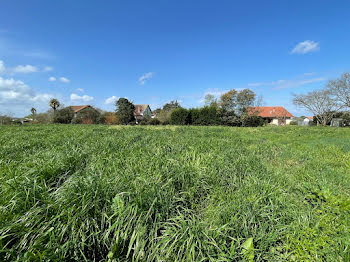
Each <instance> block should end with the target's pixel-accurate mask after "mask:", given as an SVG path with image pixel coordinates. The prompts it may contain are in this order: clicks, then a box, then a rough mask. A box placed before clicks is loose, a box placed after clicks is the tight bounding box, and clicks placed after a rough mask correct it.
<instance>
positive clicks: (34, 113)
mask: <svg viewBox="0 0 350 262" xmlns="http://www.w3.org/2000/svg"><path fill="white" fill-rule="evenodd" d="M30 112H31V113H32V118H33V120H35V115H36V109H35V108H34V107H32V109H30Z"/></svg>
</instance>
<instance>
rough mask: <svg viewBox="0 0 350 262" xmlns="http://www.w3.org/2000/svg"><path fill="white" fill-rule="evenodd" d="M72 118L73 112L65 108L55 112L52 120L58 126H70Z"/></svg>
mask: <svg viewBox="0 0 350 262" xmlns="http://www.w3.org/2000/svg"><path fill="white" fill-rule="evenodd" d="M73 118H74V111H73V109H72V108H70V107H65V108H62V109H60V110H57V112H56V113H55V116H54V118H53V122H54V123H60V124H70V123H71V122H72V119H73Z"/></svg>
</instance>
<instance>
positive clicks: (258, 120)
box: [241, 115, 265, 127]
mask: <svg viewBox="0 0 350 262" xmlns="http://www.w3.org/2000/svg"><path fill="white" fill-rule="evenodd" d="M241 121H242V126H245V127H257V126H263V125H264V124H265V122H264V119H263V118H262V117H260V116H248V115H243V116H242V117H241Z"/></svg>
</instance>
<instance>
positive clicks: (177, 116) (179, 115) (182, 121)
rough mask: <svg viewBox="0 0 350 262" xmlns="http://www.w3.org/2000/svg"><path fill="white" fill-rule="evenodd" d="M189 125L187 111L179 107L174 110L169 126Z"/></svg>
mask: <svg viewBox="0 0 350 262" xmlns="http://www.w3.org/2000/svg"><path fill="white" fill-rule="evenodd" d="M189 123H190V114H189V111H188V110H187V109H185V108H182V107H179V108H177V109H175V110H174V111H173V112H172V113H171V115H170V124H172V125H187V124H189Z"/></svg>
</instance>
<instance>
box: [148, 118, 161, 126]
mask: <svg viewBox="0 0 350 262" xmlns="http://www.w3.org/2000/svg"><path fill="white" fill-rule="evenodd" d="M148 124H150V125H152V126H156V125H160V121H159V120H158V119H157V118H152V119H151V120H149V122H148Z"/></svg>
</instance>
